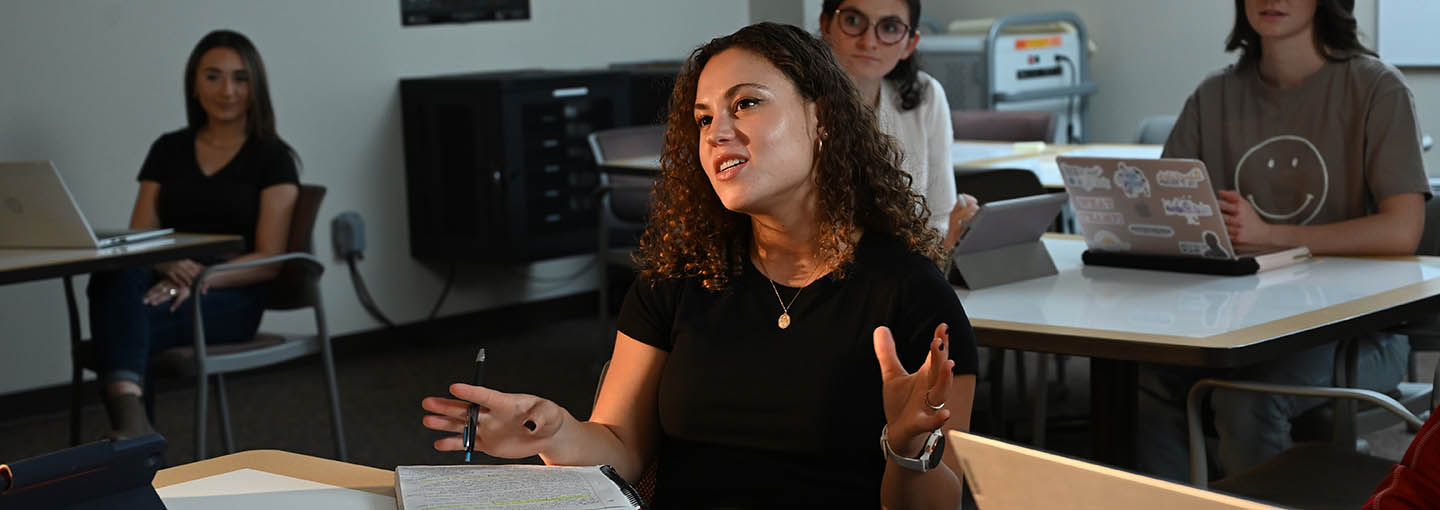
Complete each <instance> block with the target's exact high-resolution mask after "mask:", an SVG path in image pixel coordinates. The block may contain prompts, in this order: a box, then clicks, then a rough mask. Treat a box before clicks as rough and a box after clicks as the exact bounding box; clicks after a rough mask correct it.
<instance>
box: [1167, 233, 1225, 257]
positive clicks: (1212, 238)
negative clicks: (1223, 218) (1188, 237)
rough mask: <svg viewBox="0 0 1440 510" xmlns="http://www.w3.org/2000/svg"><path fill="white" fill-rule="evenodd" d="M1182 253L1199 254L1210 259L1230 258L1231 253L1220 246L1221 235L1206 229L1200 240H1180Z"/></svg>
mask: <svg viewBox="0 0 1440 510" xmlns="http://www.w3.org/2000/svg"><path fill="white" fill-rule="evenodd" d="M1179 245H1180V253H1184V254H1186V255H1199V256H1201V257H1205V258H1208V259H1228V258H1230V254H1229V253H1227V252H1226V251H1225V249H1224V248H1221V247H1220V236H1219V235H1217V234H1215V233H1214V232H1211V231H1209V230H1206V231H1205V232H1204V233H1202V234H1200V240H1199V241H1180V242H1179Z"/></svg>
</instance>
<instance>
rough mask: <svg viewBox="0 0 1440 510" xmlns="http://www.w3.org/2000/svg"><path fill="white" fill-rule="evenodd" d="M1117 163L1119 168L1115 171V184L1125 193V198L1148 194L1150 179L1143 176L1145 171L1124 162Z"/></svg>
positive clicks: (1146, 195)
mask: <svg viewBox="0 0 1440 510" xmlns="http://www.w3.org/2000/svg"><path fill="white" fill-rule="evenodd" d="M1119 165H1120V168H1119V169H1118V170H1116V171H1115V178H1114V179H1115V185H1116V186H1119V187H1120V191H1122V192H1124V193H1125V198H1137V197H1148V196H1150V179H1147V178H1145V172H1142V171H1140V169H1139V168H1137V167H1133V166H1130V165H1127V164H1125V163H1124V162H1121V163H1119Z"/></svg>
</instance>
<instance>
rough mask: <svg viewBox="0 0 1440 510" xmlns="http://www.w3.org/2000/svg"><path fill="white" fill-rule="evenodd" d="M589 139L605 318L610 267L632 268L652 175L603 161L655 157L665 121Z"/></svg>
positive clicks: (603, 317) (647, 210)
mask: <svg viewBox="0 0 1440 510" xmlns="http://www.w3.org/2000/svg"><path fill="white" fill-rule="evenodd" d="M589 142H590V151H591V153H592V154H593V155H594V156H595V164H596V165H597V166H598V168H599V174H600V185H599V186H598V187H597V188H596V190H595V194H596V198H597V199H599V201H600V207H598V210H599V211H598V221H597V229H596V230H597V234H598V236H597V243H596V248H595V254H596V256H597V257H599V262H600V289H599V290H600V298H599V299H600V302H599V316H600V320H602V321H603V320H606V319H608V318H609V316H610V291H611V289H610V277H609V273H610V267H611V266H623V267H626V268H628V269H631V270H634V268H635V262H634V260H633V259H631V252H632V251H633V248H634V246H635V243H634V240H635V239H636V238H637V237H638V236H639V233H640V231H641V230H643V229H644V228H645V217H646V215H648V214H649V213H650V189H651V187H653V185H654V183H655V178H654V177H651V176H640V175H611V173H610V172H607V171H606V170H605V167H604V164H605V163H606V162H607V161H613V160H617V159H629V158H639V157H647V156H658V155H659V154H660V153H661V151H662V150H663V149H664V144H665V126H663V125H658V124H657V125H648V126H635V127H623V128H615V129H605V130H600V131H596V132H593V133H590V136H589ZM657 173H658V172H657Z"/></svg>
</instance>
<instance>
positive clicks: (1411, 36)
mask: <svg viewBox="0 0 1440 510" xmlns="http://www.w3.org/2000/svg"><path fill="white" fill-rule="evenodd" d="M1375 3H1376V4H1377V9H1379V13H1378V15H1379V16H1378V17H1379V19H1378V20H1377V23H1376V24H1377V25H1378V26H1377V27H1376V29H1375V31H1376V32H1379V34H1377V37H1376V39H1377V41H1376V45H1377V46H1378V47H1377V48H1375V49H1376V50H1377V51H1379V52H1380V59H1381V60H1384V61H1385V62H1388V63H1390V65H1394V66H1440V1H1436V0H1377V1H1376V2H1375Z"/></svg>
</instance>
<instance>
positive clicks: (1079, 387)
mask: <svg viewBox="0 0 1440 510" xmlns="http://www.w3.org/2000/svg"><path fill="white" fill-rule="evenodd" d="M613 332H614V329H613V324H611V323H601V322H599V321H596V320H594V319H571V320H560V321H553V322H546V323H536V324H530V325H524V326H512V327H511V328H510V329H509V330H505V331H467V332H456V333H453V334H451V335H446V336H447V337H446V338H414V339H401V340H396V341H394V343H393V344H390V345H385V346H383V347H380V348H376V349H370V350H368V351H365V352H355V350H353V349H351V350H349V352H347V353H346V354H344V355H342V356H341V357H339V358H338V359H337V370H338V373H339V380H340V388H341V397H342V403H341V407H342V412H343V415H344V422H345V429H346V436H347V439H348V444H349V449H350V459H349V460H350V462H353V463H358V464H363V465H368V466H374V467H379V468H384V469H391V468H394V467H395V466H397V465H414V464H447V463H457V462H459V461H460V457H459V456H458V455H457V454H454V453H441V452H436V451H435V450H434V449H433V448H432V446H431V443H432V442H433V441H434V440H435V439H438V438H440V437H442V435H443V434H440V433H437V432H433V431H430V430H427V429H425V428H424V427H422V426H421V425H420V419H421V417H422V416H423V415H424V411H423V410H422V409H420V400H421V399H422V398H424V397H425V396H429V395H443V394H444V393H445V392H446V387H447V386H448V384H450V383H451V382H455V381H461V380H466V379H468V378H469V377H470V375H469V374H470V372H471V361H472V360H473V359H474V356H475V350H476V349H477V348H479V347H482V346H483V347H485V348H486V349H487V356H488V358H489V364H488V366H487V374H486V377H487V380H486V383H487V385H489V386H492V387H494V388H496V389H499V390H502V391H510V392H522V393H531V394H535V395H541V396H545V397H547V398H550V399H552V400H554V401H556V402H557V403H559V404H560V405H562V406H564V407H565V408H566V409H569V410H570V411H571V412H572V413H573V414H574V415H575V416H576V417H578V418H582V419H583V418H585V417H586V416H588V415H589V413H590V405H591V400H592V398H593V396H594V391H595V384H596V380H597V377H598V374H599V369H600V366H601V365H602V364H603V363H604V361H605V360H606V359H607V358H608V357H609V355H610V349H611V347H612V345H613V341H614V338H613V335H614V333H613ZM1032 356H1033V355H1032ZM1437 356H1440V354H1437V353H1425V354H1422V355H1421V356H1420V361H1419V363H1420V366H1421V367H1433V366H1434V364H1435V360H1436V358H1437ZM982 359H984V358H983V357H982ZM1030 366H1031V367H1033V366H1034V360H1033V359H1032V361H1031V364H1030ZM1012 372H1013V370H1012ZM1421 372H1424V373H1425V375H1424V376H1423V377H1422V379H1423V380H1427V381H1428V380H1429V370H1428V368H1427V369H1426V370H1421ZM1088 378H1089V363H1088V362H1087V360H1085V359H1083V358H1070V359H1069V361H1068V363H1067V374H1066V381H1065V384H1064V386H1065V387H1066V389H1067V391H1065V392H1063V393H1064V395H1063V398H1062V396H1061V395H1060V393H1062V392H1059V391H1056V390H1052V391H1051V396H1052V401H1051V402H1052V403H1051V410H1050V414H1051V417H1052V419H1051V420H1050V427H1049V429H1048V430H1049V431H1048V432H1047V435H1048V437H1047V444H1046V448H1047V449H1050V450H1055V451H1059V452H1062V453H1065V454H1069V455H1074V456H1080V457H1085V456H1087V455H1088V454H1089V451H1088V450H1089V446H1088V441H1089V431H1088V428H1087V423H1086V421H1085V419H1084V416H1085V414H1086V412H1087V409H1088V401H1089V395H1088V393H1089V384H1088V381H1089V379H1088ZM227 380H228V386H229V391H230V405H231V415H232V420H233V424H234V437H235V442H236V447H237V449H239V450H252V449H280V450H287V451H292V452H297V453H303V454H308V455H315V456H321V457H333V455H334V449H333V446H332V445H333V442H332V435H331V432H330V421H329V418H328V410H327V408H326V405H327V403H326V397H325V389H324V384H323V382H322V376H321V369H320V364H319V362H318V360H317V359H313V358H312V359H306V360H301V361H297V362H293V363H290V364H286V365H281V366H279V367H274V368H270V369H264V370H260V371H256V372H252V373H245V374H237V375H231V376H229V377H228V379H227ZM1009 384H1011V385H1013V380H1011V381H1009ZM1054 384H1055V385H1056V386H1053V387H1055V388H1058V387H1059V386H1058V382H1056V383H1054ZM988 393H989V391H988V389H987V388H986V387H985V386H984V385H983V384H982V386H981V388H980V389H979V391H978V392H977V402H976V417H975V423H976V425H977V429H982V430H980V431H981V432H984V433H988V434H992V435H995V434H996V431H993V430H983V429H984V428H987V427H985V425H983V424H984V423H988V422H987V420H988V418H987V415H986V414H985V409H988V408H989V406H990V404H989V402H988V400H989V399H988ZM1011 394H1012V395H1013V393H1011ZM194 398H195V395H194V390H193V389H176V390H169V391H164V392H161V393H160V394H159V395H158V398H157V409H158V414H157V418H156V423H155V426H156V428H157V429H158V430H159V432H161V433H162V434H163V435H165V437H166V438H167V440H168V442H169V447H168V450H167V455H166V457H167V462H168V463H169V464H170V465H178V464H183V463H186V462H189V461H191V460H192V459H193V458H194V454H195V451H194V445H193V441H194V435H193V428H194V423H193V411H192V409H193V406H194ZM1010 400H1012V401H1011V402H1009V405H1008V406H1007V409H1009V411H1007V414H1008V416H1010V417H1012V418H1014V419H1015V421H1014V422H1013V423H1012V424H1011V425H1010V426H1008V427H1006V431H1002V432H1001V433H1000V434H1005V433H1006V432H1013V436H1016V439H1018V440H1020V441H1022V442H1024V441H1027V440H1028V439H1029V433H1028V430H1030V429H1029V424H1028V423H1027V422H1026V421H1025V420H1026V416H1027V415H1028V411H1027V409H1028V407H1029V404H1028V403H1024V402H1015V401H1013V400H1014V399H1010ZM212 402H213V399H212ZM211 416H212V418H211V423H212V424H213V423H215V419H216V418H215V416H216V414H215V413H214V412H213V411H212V414H211ZM68 423H69V422H68V417H67V414H66V413H55V414H48V415H36V416H18V417H7V418H5V419H4V420H0V462H5V461H14V460H18V459H23V458H27V457H30V456H34V455H40V454H43V453H46V452H49V451H53V450H57V449H60V448H64V447H65V446H66V445H67V442H68V437H69V435H68V430H69V429H68ZM84 423H85V426H84V437H85V438H87V439H88V440H93V439H98V438H100V437H101V435H102V434H103V432H104V430H105V428H106V426H107V420H106V418H105V412H104V409H103V408H102V407H101V406H100V405H98V404H95V405H91V406H88V407H87V408H85V411H84ZM209 437H210V439H209V440H208V441H209V447H208V448H207V449H208V450H210V452H209V453H210V455H212V456H213V455H220V454H223V453H224V452H223V451H222V450H223V449H222V445H221V442H220V439H219V433H218V430H217V427H215V426H213V425H212V427H211V432H210V436H209ZM1413 437H1414V436H1413V434H1411V433H1410V432H1408V431H1406V430H1405V427H1404V426H1403V425H1397V426H1395V427H1392V428H1390V429H1387V430H1383V431H1380V432H1376V433H1372V434H1369V435H1367V436H1366V437H1365V439H1366V441H1367V442H1368V444H1369V447H1370V452H1371V453H1372V454H1374V455H1378V456H1381V457H1385V458H1389V459H1396V460H1398V459H1399V458H1400V457H1401V455H1403V453H1404V451H1405V449H1406V447H1407V446H1408V445H1409V443H1410V440H1411V439H1412V438H1413ZM521 461H522V462H538V459H535V458H531V459H523V460H521ZM481 462H502V461H500V460H497V459H489V458H482V459H481ZM503 462H514V461H503Z"/></svg>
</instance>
